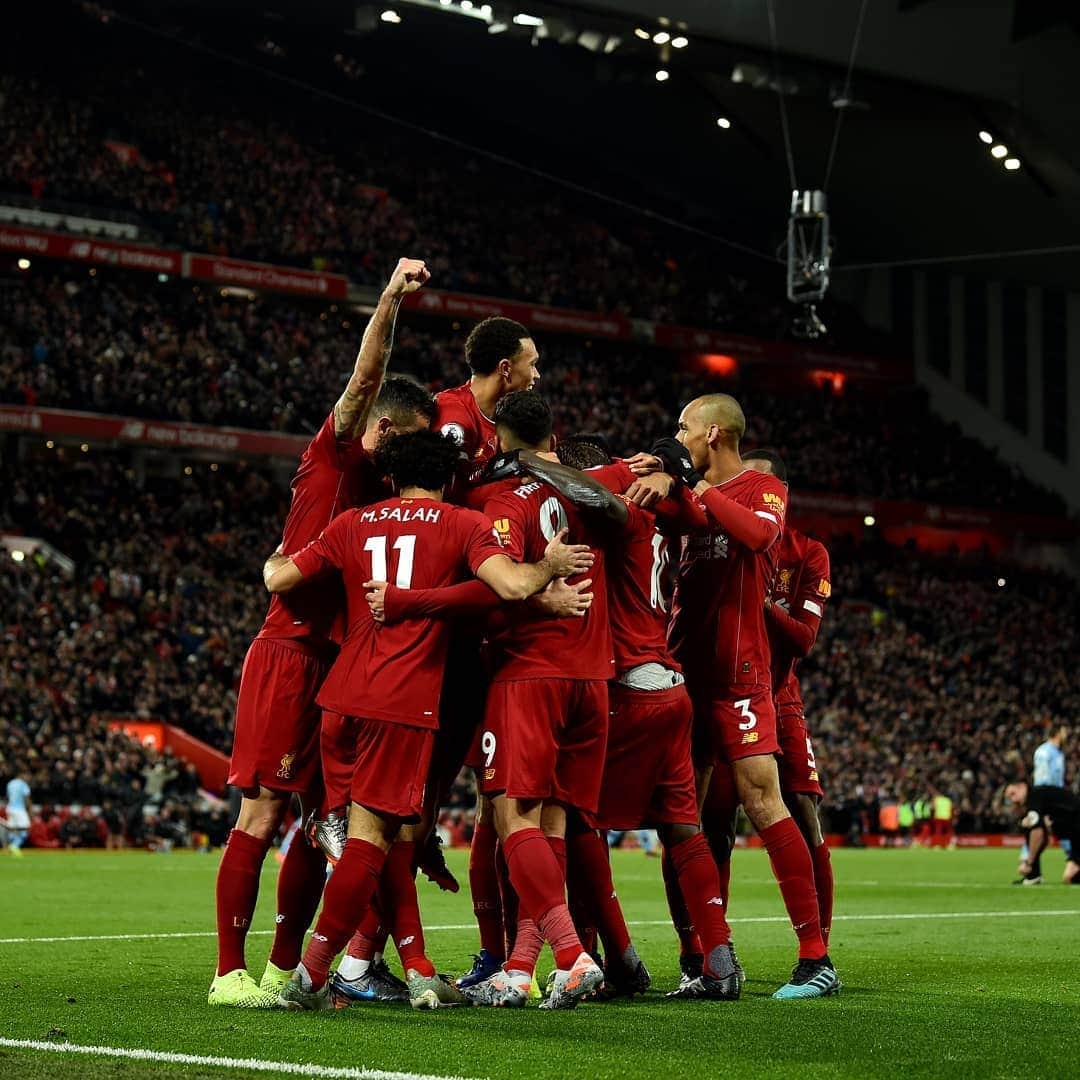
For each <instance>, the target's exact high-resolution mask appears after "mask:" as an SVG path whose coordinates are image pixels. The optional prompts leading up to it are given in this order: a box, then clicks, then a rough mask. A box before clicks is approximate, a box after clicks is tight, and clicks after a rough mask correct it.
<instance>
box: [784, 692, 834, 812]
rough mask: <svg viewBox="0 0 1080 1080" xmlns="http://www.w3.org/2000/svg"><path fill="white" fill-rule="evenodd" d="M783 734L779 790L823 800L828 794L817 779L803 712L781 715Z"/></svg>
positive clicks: (812, 749) (811, 746) (815, 764)
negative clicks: (813, 796)
mask: <svg viewBox="0 0 1080 1080" xmlns="http://www.w3.org/2000/svg"><path fill="white" fill-rule="evenodd" d="M776 726H777V729H778V731H779V734H780V750H781V753H782V754H783V757H781V758H780V762H779V764H780V789H781V790H782V791H790V792H792V793H793V794H795V795H816V796H817V797H818V798H819V799H820V798H823V797H824V795H825V792H824V791H823V790H822V787H821V780H820V779H819V777H818V768H817V760H816V759H815V757H814V744H813V743H812V742H811V741H810V733H809V732H808V731H807V730H806V718H805V717H804V716H803V715H802V713H799V712H795V713H781V714H780V716H779V718H778V719H777V722H776Z"/></svg>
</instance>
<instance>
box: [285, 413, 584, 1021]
mask: <svg viewBox="0 0 1080 1080" xmlns="http://www.w3.org/2000/svg"><path fill="white" fill-rule="evenodd" d="M377 456H378V460H379V465H380V466H381V468H382V470H383V471H385V472H386V473H387V475H389V477H390V479H391V480H392V482H393V484H394V488H395V490H396V491H397V492H398V494H397V495H396V496H395V497H394V498H391V499H387V500H384V501H383V502H379V503H376V504H374V505H372V506H369V507H367V508H365V509H356V510H349V511H346V512H345V513H343V514H341V515H340V516H339V517H337V518H335V520H334V521H333V522H332V523H331V524H330V525H329V526H328V528H327V529H326V530H325V531H324V532H323V534H322V536H321V537H320V538H319V539H318V540H315V541H313V542H312V543H311V544H309V545H308V546H307V547H305V548H304V549H303V550H301V551H299V552H297V553H296V554H294V555H293V556H291V557H287V556H284V555H281V556H277V557H275V558H273V559H271V560H270V561H269V562H268V563H267V567H266V585H267V588H268V589H269V590H270V591H271V592H272V593H282V592H286V593H287V592H290V591H291V590H293V589H295V588H297V587H298V586H300V585H302V584H303V583H304V582H305V581H310V580H311V579H313V578H318V577H320V576H322V575H326V574H329V573H331V572H332V571H333V570H335V569H336V570H339V571H340V572H341V576H342V582H343V585H344V588H345V593H346V597H347V610H348V614H349V626H348V629H347V631H346V634H345V640H344V643H343V645H342V649H341V653H340V655H339V656H338V658H337V660H336V661H335V662H334V665H333V667H332V668H331V669H330V672H329V674H328V675H327V678H326V681H325V683H324V684H323V686H322V689H321V690H320V692H319V695H318V700H319V704H320V705H321V706H322V707H323V708H325V709H329V710H331V711H333V712H335V713H338V714H340V715H341V716H344V717H346V718H347V720H348V723H349V724H350V725H351V727H352V729H353V732H354V739H355V750H356V752H355V758H354V769H353V777H352V790H351V796H352V803H351V805H350V808H349V829H348V840H347V841H346V844H345V850H344V852H343V854H342V856H341V859H340V860H339V862H338V864H337V867H336V868H335V870H334V873H333V875H332V876H331V879H330V883H329V885H328V886H327V889H326V894H325V900H324V904H323V910H322V914H321V915H320V917H319V921H318V923H317V925H316V927H315V931H314V933H313V935H312V938H311V941H310V942H309V944H308V947H307V949H306V950H305V952H304V955H303V960H302V962H301V963H300V965H299V966H298V967H297V969H296V973H295V976H294V978H293V979H292V980H291V981H290V982H289V983H288V985H287V986H286V987H285V989H284V990H283V991H282V992H281V995H280V999H279V1001H280V1004H282V1005H283V1006H284V1007H286V1008H292V1009H324V1008H332V1007H334V1005H335V1001H334V996H333V994H332V993H331V988H330V985H329V983H328V976H329V969H330V964H331V962H332V960H333V958H334V957H335V956H336V955H337V953H338V952H339V951H340V950H341V948H342V947H343V946H344V945H345V943H346V941H348V939H349V937H350V935H351V934H352V933H353V931H354V930H355V929H356V926H357V925H358V923H359V922H360V920H361V919H362V918H363V916H364V913H365V911H366V909H367V907H368V905H369V904H370V902H371V898H372V895H373V893H374V891H375V887H376V884H377V882H378V879H379V875H380V872H381V871H382V868H383V865H384V863H385V861H386V858H387V853H388V852H389V850H390V848H391V845H392V844H393V843H394V841H395V839H396V838H397V837H398V835H399V831H400V829H401V826H402V825H403V824H407V823H409V822H414V821H416V820H418V819H419V816H420V812H421V810H422V807H423V798H424V786H425V783H426V781H427V776H428V766H429V764H430V758H431V750H432V745H433V743H434V738H435V729H436V727H437V725H438V722H439V697H440V693H441V689H442V679H443V666H444V663H445V659H446V650H447V645H448V641H449V636H450V631H449V627H448V625H447V624H446V623H444V622H441V621H438V620H433V619H426V620H409V621H408V622H405V623H401V624H398V625H396V626H382V625H379V624H377V623H376V622H375V621H374V619H373V618H372V616H371V612H370V610H369V608H368V605H367V603H366V602H365V594H366V591H367V589H368V588H369V587H370V585H371V583H372V581H373V580H374V581H389V580H393V581H395V582H396V584H397V585H399V586H400V587H402V588H410V587H412V586H413V585H415V586H416V587H417V588H432V587H439V586H445V585H450V584H453V583H454V582H456V581H461V580H464V579H465V578H467V577H468V576H469V575H470V574H472V575H475V576H476V577H478V578H480V580H481V581H483V582H485V583H486V584H487V585H488V586H490V587H491V588H492V589H494V591H495V592H496V593H498V594H499V596H500V597H502V598H503V599H508V600H509V599H523V598H525V597H527V596H530V595H532V594H533V593H534V592H536V591H537V590H539V589H542V588H543V587H544V586H545V585H546V584H547V583H548V582H549V581H550V580H551V578H552V577H554V576H556V575H563V574H569V573H572V572H575V571H578V570H582V569H587V568H588V566H589V565H590V563H591V561H592V557H591V555H590V553H589V552H588V549H587V548H585V547H582V546H578V547H567V546H566V545H564V544H562V542H561V539H562V536H564V535H565V530H563V531H560V532H559V533H557V534H555V535H554V536H553V537H552V539H551V540H550V542H549V543H547V544H546V545H545V548H544V550H543V552H542V553H541V557H540V558H539V559H538V560H536V561H534V562H532V563H517V562H514V561H512V560H511V559H510V557H509V556H508V555H507V554H506V552H505V551H504V550H503V548H502V546H501V545H500V543H499V538H498V537H497V536H496V534H495V531H494V530H493V529H492V527H491V522H490V521H489V520H487V519H486V518H485V517H484V516H483V515H482V514H480V513H478V512H476V511H472V510H467V509H465V508H462V507H455V506H451V505H450V504H448V503H444V502H443V501H442V496H443V492H444V490H445V488H446V487H447V485H448V484H449V483H450V480H451V479H452V476H453V474H454V470H455V467H456V465H457V462H458V453H457V449H456V447H455V445H454V444H453V443H452V442H451V441H450V440H449V439H447V438H445V437H444V436H441V435H439V434H437V433H436V432H424V431H418V432H414V433H412V434H410V435H403V436H400V437H398V438H396V439H393V440H389V441H388V442H386V443H384V444H383V445H382V446H381V447H380V448H379V450H378V454H377ZM406 982H407V984H408V986H409V994H410V1001H411V1003H412V1005H413V1007H414V1008H437V1007H439V1006H441V1005H446V1004H455V1003H460V1002H462V1001H464V999H463V998H462V996H461V994H460V992H459V991H458V990H456V989H455V988H454V987H453V986H452V985H451V984H450V983H448V982H447V981H446V980H444V979H442V978H440V977H438V976H437V975H436V974H435V969H434V967H433V966H432V965H431V963H430V961H429V960H428V959H427V958H426V957H424V956H420V957H417V958H415V960H414V961H412V962H411V964H410V966H409V967H408V968H407V969H406Z"/></svg>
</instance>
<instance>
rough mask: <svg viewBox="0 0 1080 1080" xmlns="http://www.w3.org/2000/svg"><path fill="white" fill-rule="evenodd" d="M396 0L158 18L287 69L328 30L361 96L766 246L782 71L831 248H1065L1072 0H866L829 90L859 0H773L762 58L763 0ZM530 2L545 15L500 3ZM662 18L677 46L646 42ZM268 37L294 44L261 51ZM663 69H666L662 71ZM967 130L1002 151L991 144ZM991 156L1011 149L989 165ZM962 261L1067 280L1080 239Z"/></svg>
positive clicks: (766, 249) (935, 252)
mask: <svg viewBox="0 0 1080 1080" xmlns="http://www.w3.org/2000/svg"><path fill="white" fill-rule="evenodd" d="M391 3H392V0H385V2H384V3H379V4H354V3H351V2H350V3H346V2H341V0H333V2H327V3H326V4H319V5H311V4H308V3H302V2H300V0H259V2H258V3H251V4H247V3H235V4H230V5H228V7H227V8H225V7H223V5H221V4H209V3H208V2H207V0H171V2H170V0H160V2H159V3H158V4H157V5H155V9H156V14H155V16H154V18H155V19H156V20H158V21H159V22H160V23H162V24H164V23H168V24H170V25H176V26H178V27H179V28H180V30H181V32H182V33H183V34H186V35H189V36H190V35H191V34H192V33H195V34H198V36H199V37H200V39H201V40H203V41H205V42H208V43H212V44H219V43H220V41H221V40H224V39H228V40H229V41H230V42H231V45H230V48H231V49H232V50H233V51H235V49H236V48H240V47H241V41H242V39H243V38H245V37H246V38H247V42H246V45H245V46H244V47H246V48H247V50H248V52H247V55H248V57H249V58H250V59H256V60H257V62H258V63H260V64H261V65H263V66H270V67H274V66H275V65H277V66H280V67H282V68H283V69H284V68H285V67H286V66H287V65H289V64H290V63H292V62H293V61H295V60H296V59H297V58H298V57H299V56H300V54H304V55H308V56H315V55H317V54H318V48H320V47H321V46H317V44H316V43H317V42H322V43H325V42H326V39H327V38H331V39H332V40H333V42H334V47H335V48H339V47H341V48H344V49H346V50H347V51H348V53H349V54H350V55H351V56H353V57H355V59H356V62H357V64H358V69H359V71H360V77H359V78H358V79H356V80H355V81H354V82H352V83H351V84H350V85H349V86H348V87H347V88H346V89H345V93H346V95H347V96H349V97H351V98H352V99H353V100H355V101H357V102H358V103H359V104H361V105H362V106H368V107H375V108H378V109H380V110H382V111H384V112H388V113H391V114H393V115H395V116H398V117H400V118H402V119H404V120H407V121H409V122H412V123H416V124H419V125H421V126H423V127H426V128H429V129H432V130H435V131H439V132H442V133H445V134H448V135H451V136H453V137H455V138H458V139H461V140H462V141H463V142H466V143H468V144H470V145H474V146H480V147H482V148H485V149H488V150H492V151H495V152H497V153H500V154H503V155H505V156H507V157H509V158H511V159H513V160H515V161H520V162H522V163H524V164H526V165H528V166H530V167H532V168H536V169H542V170H544V171H547V172H550V173H552V174H555V175H558V176H560V177H565V178H567V179H569V180H571V181H573V182H575V183H579V184H582V185H584V186H586V187H589V188H592V189H596V190H598V191H601V192H604V193H607V194H611V195H615V196H617V197H618V198H621V199H625V200H628V201H630V202H632V203H635V204H638V205H644V206H646V207H648V208H650V209H656V210H659V211H661V212H664V213H668V214H670V215H671V216H673V217H676V218H679V219H690V220H693V221H695V222H696V223H698V224H699V225H701V226H702V227H704V228H706V229H708V230H709V231H711V232H714V233H716V234H719V235H722V236H725V237H729V238H731V239H733V240H736V241H738V242H740V243H743V244H746V245H748V246H750V247H751V248H753V249H755V250H756V251H758V252H760V253H762V255H764V256H771V255H774V254H775V252H776V249H777V246H778V244H779V242H780V240H781V239H782V235H783V230H784V226H785V222H786V213H787V204H788V201H789V195H790V189H791V187H792V185H791V182H790V179H789V169H788V165H787V161H786V154H785V149H784V140H783V137H782V131H781V124H780V116H779V100H780V95H778V94H777V93H776V92H774V88H775V85H776V83H777V80H776V78H775V73H776V71H777V70H778V71H779V73H780V79H779V83H780V85H781V86H783V88H784V89H785V91H786V92H785V93H784V95H783V100H784V104H785V106H786V110H787V114H788V121H789V126H790V131H791V147H792V156H793V162H794V166H795V177H796V181H797V185H798V186H799V187H811V188H812V187H820V186H821V185H822V183H823V182H824V178H825V173H826V163H827V160H828V158H829V153H830V145H831V141H832V139H833V135H834V132H835V130H836V124H837V120H838V119H842V127H841V130H840V135H839V140H838V143H837V150H836V155H835V163H834V168H833V170H832V175H831V178H830V183H829V187H828V191H829V196H830V203H831V210H832V212H833V228H834V234H835V238H836V256H835V258H836V263H837V265H838V267H842V266H843V265H844V264H845V263H847V264H853V263H855V264H857V263H862V262H875V261H878V260H903V259H915V258H921V257H928V256H952V255H963V254H970V253H980V252H1003V251H1018V250H1027V249H1043V248H1057V247H1061V246H1064V245H1077V246H1078V247H1080V127H1078V126H1077V125H1076V124H1075V122H1074V120H1075V115H1076V107H1077V104H1080V35H1078V33H1077V28H1078V23H1080V16H1078V15H1077V14H1076V13H1075V11H1074V10H1073V7H1072V6H1071V5H1066V4H1065V3H1063V2H1060V0H1054V2H1051V0H1023V3H1020V2H1019V0H1018V2H1017V3H1015V4H1014V2H1013V0H979V2H977V3H976V2H974V0H971V2H968V3H957V2H949V3H946V2H944V0H889V2H886V0H867V3H866V10H865V20H864V23H863V26H862V30H861V35H860V44H859V49H858V53H857V56H856V62H855V65H854V73H853V78H852V82H851V86H850V94H848V96H847V97H848V101H849V104H848V105H847V106H846V107H843V108H838V107H837V104H836V103H837V100H838V99H842V98H843V97H844V76H845V69H846V66H847V62H848V59H849V50H850V47H851V43H852V38H853V34H854V31H855V27H856V24H857V21H858V16H859V11H860V3H861V0H830V3H828V4H827V5H826V4H822V3H807V2H805V0H775V21H776V36H777V42H778V46H779V61H778V62H777V61H775V60H774V58H773V56H772V53H771V49H770V41H769V27H768V19H767V17H766V11H767V5H766V2H765V0H732V2H730V3H723V4H720V3H715V2H713V0H665V3H663V4H659V3H649V2H647V0H631V2H626V0H591V3H590V5H589V6H588V7H585V6H582V5H570V4H553V3H551V2H549V0H538V2H536V3H531V4H530V3H526V2H525V0H519V2H515V3H514V4H512V5H511V4H506V3H503V2H501V0H492V6H491V8H489V15H488V18H487V20H486V21H485V20H483V19H480V18H475V17H472V18H462V17H452V15H453V14H454V13H456V14H457V15H459V16H460V15H461V14H464V12H461V11H458V10H457V8H459V7H461V6H463V5H462V4H461V2H460V0H442V7H441V9H440V2H437V0H396V2H394V3H393V7H391ZM446 5H451V6H450V7H447V6H446ZM120 6H121V7H124V3H123V0H120ZM478 7H480V0H477V4H476V5H474V9H475V8H478ZM384 9H385V10H394V11H396V13H397V16H398V21H396V22H394V21H383V20H382V19H380V14H381V12H382V11H383V10H384ZM133 10H134V9H133ZM137 10H138V12H139V14H140V16H141V17H146V8H145V7H144V6H143V5H139V7H138V9H137ZM826 10H827V13H828V14H827V17H825V16H824V15H823V12H825V11H826ZM227 12H231V13H232V15H231V18H230V15H229V14H228V13H227ZM475 13H476V12H475V10H474V11H473V14H474V15H475ZM526 13H534V14H535V16H536V17H538V18H543V19H545V21H546V23H547V27H546V29H545V30H544V31H541V32H539V33H538V32H537V31H536V30H535V29H534V28H533V27H531V26H520V25H517V24H516V23H515V22H514V20H513V15H514V14H526ZM664 20H666V22H665V21H664ZM496 22H499V23H500V24H504V30H505V32H493V23H496ZM683 22H684V23H685V31H683V30H681V29H680V26H681V23H683ZM635 28H637V29H639V30H640V31H641V32H642V33H644V38H643V37H642V33H639V34H637V35H635ZM663 31H666V32H667V33H668V34H669V36H676V35H678V34H683V33H684V34H685V36H686V38H687V40H688V45H687V46H686V47H685V48H680V49H677V50H673V49H672V48H671V45H670V44H668V43H665V44H664V45H662V46H658V45H657V44H656V43H654V42H653V41H652V40H646V38H648V37H649V36H650V35H651V34H654V33H660V32H663ZM266 34H273V36H274V38H275V40H276V41H277V42H280V43H283V44H284V46H285V50H284V51H285V53H286V54H291V55H286V56H282V57H275V56H267V55H265V54H259V55H258V56H256V54H255V52H254V50H253V49H252V47H251V46H252V42H253V41H255V40H256V39H258V38H259V37H260V35H266ZM612 39H618V41H617V44H615V45H614V46H609V43H610V42H611V40H612ZM609 47H610V51H606V50H607V49H608V48H609ZM777 63H778V66H777ZM661 68H663V69H664V70H666V71H668V72H669V74H670V78H669V79H667V80H666V81H663V82H658V81H657V79H656V74H657V72H658V71H659V70H660V69H661ZM289 70H290V72H291V73H293V74H295V68H290V69H289ZM737 71H738V72H740V73H741V77H740V75H736V74H735V73H736V72H737ZM327 77H328V78H329V75H328V76H327ZM736 80H738V81H736ZM770 87H772V88H770ZM337 89H338V91H339V92H341V88H340V87H338V88H337ZM721 117H723V118H724V119H725V120H727V121H729V122H730V127H726V128H724V127H719V126H718V124H717V121H718V120H719V118H721ZM981 131H986V132H988V133H989V134H990V135H991V136H992V137H993V145H997V144H998V143H1001V144H1003V145H1005V146H1007V147H1008V154H1007V155H1002V157H1001V158H1000V159H996V158H995V157H993V156H992V155H991V146H990V145H984V144H983V143H982V142H981V141H980V138H979V133H980V132H981ZM1006 156H1007V157H1014V156H1015V157H1016V158H1018V159H1019V161H1020V168H1019V169H1018V170H1016V171H1013V172H1010V171H1007V170H1006V169H1005V168H1004V166H1003V161H1004V159H1005V157H1006ZM958 265H960V266H963V267H966V268H967V269H970V270H974V271H976V272H985V273H987V274H992V275H995V276H1001V277H1008V278H1014V279H1017V280H1029V281H1038V282H1045V283H1063V284H1069V285H1073V286H1076V287H1080V253H1076V252H1074V253H1070V254H1056V255H1046V254H1042V255H1038V256H1031V257H1027V258H1023V259H1007V260H1003V259H1001V258H1000V257H996V256H992V257H988V258H985V259H979V260H974V261H972V262H968V263H960V264H958Z"/></svg>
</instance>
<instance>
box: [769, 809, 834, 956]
mask: <svg viewBox="0 0 1080 1080" xmlns="http://www.w3.org/2000/svg"><path fill="white" fill-rule="evenodd" d="M759 835H760V836H761V842H762V843H763V844H764V845H765V850H766V851H767V852H768V853H769V862H771V863H772V871H773V876H774V877H775V878H776V883H777V885H779V886H780V895H781V896H782V897H783V898H784V907H786V908H787V913H788V916H789V917H790V919H791V925H792V927H793V928H794V930H795V936H796V937H798V939H799V959H800V960H820V959H821V957H823V956H824V955H825V953H826V949H825V942H824V941H823V940H822V938H821V916H820V914H819V913H818V898H817V891H816V890H815V889H814V865H813V863H812V862H811V860H810V849H809V848H808V847H807V846H806V840H805V839H803V834H802V833H801V832H799V827H798V825H796V824H795V821H794V819H793V818H790V817H786V818H783V819H781V820H780V821H777V822H775V823H774V824H772V825H770V826H769V827H768V828H767V829H763V830H762V831H761V833H760V834H759Z"/></svg>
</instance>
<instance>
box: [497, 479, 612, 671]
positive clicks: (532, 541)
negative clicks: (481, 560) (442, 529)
mask: <svg viewBox="0 0 1080 1080" xmlns="http://www.w3.org/2000/svg"><path fill="white" fill-rule="evenodd" d="M484 512H485V513H486V514H487V516H488V518H490V520H491V522H492V523H493V524H494V526H495V531H496V533H497V534H498V536H499V539H500V540H501V541H502V545H503V549H504V550H505V551H506V554H507V555H509V556H510V557H511V558H512V559H513V560H514V561H515V562H539V561H540V559H542V558H543V557H544V549H545V548H546V547H547V545H548V542H549V541H550V540H551V539H552V537H554V536H555V535H556V534H557V533H558V532H559V531H560V530H561V529H565V528H569V530H570V531H569V533H568V534H567V541H566V542H567V543H570V544H588V545H589V547H590V548H592V552H593V557H594V559H595V561H594V562H593V565H592V569H591V570H589V572H588V573H587V574H582V575H581V576H580V577H577V578H571V579H570V581H571V582H577V581H580V580H581V579H582V578H584V577H589V578H592V583H593V584H592V592H593V593H594V599H593V602H592V607H590V608H589V610H588V611H587V612H586V614H585V616H584V618H581V619H526V620H520V621H516V622H515V623H514V624H512V625H511V626H509V627H508V628H507V629H505V630H503V631H501V632H499V633H497V634H495V635H494V636H493V638H492V641H491V655H492V657H493V660H494V664H495V670H494V675H493V678H494V680H495V681H496V682H504V681H507V680H510V679H610V678H611V677H612V676H613V675H614V673H615V660H614V657H613V655H612V644H611V624H610V622H609V620H608V599H607V583H606V579H605V575H604V553H603V551H602V550H601V549H600V547H599V546H598V545H597V543H596V540H595V538H594V537H593V536H592V535H591V533H590V531H589V530H588V529H587V528H586V526H585V523H584V522H583V521H582V519H581V515H580V513H579V512H578V509H577V507H575V506H574V505H573V504H572V503H571V502H570V501H569V500H568V499H564V498H563V497H562V496H561V495H560V494H559V493H558V492H557V491H556V490H555V489H554V488H553V487H550V486H548V485H547V484H544V483H542V482H541V481H539V480H525V481H519V482H518V484H517V486H515V487H513V488H510V489H509V490H502V491H499V492H497V493H496V494H494V495H492V496H491V498H489V499H488V500H487V503H486V504H485V507H484Z"/></svg>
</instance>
